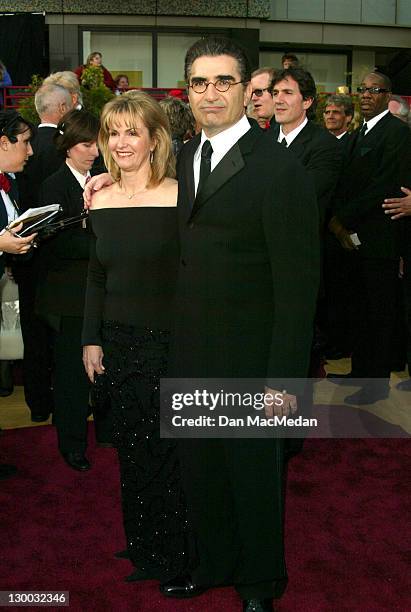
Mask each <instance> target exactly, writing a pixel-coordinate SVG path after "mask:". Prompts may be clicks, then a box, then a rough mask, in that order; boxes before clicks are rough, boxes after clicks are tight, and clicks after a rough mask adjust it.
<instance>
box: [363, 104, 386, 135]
mask: <svg viewBox="0 0 411 612" xmlns="http://www.w3.org/2000/svg"><path fill="white" fill-rule="evenodd" d="M389 112H390V111H389V110H388V108H387V110H385V111H383V112H382V113H380V114H379V115H376V116H375V117H373V118H372V119H369V120H368V121H364V123H366V124H367V130H366V132H365V135H367V134H368V132H369V131H370V130H372V128H373V127H375V126H376V125H377V123H378V122H379V121H380V120H381V119H382V118H383V117H385V115H387V114H388V113H389ZM364 123H363V125H364Z"/></svg>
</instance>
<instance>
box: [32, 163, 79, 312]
mask: <svg viewBox="0 0 411 612" xmlns="http://www.w3.org/2000/svg"><path fill="white" fill-rule="evenodd" d="M40 197H41V200H42V202H43V203H44V204H55V203H58V204H61V206H62V207H63V213H62V217H64V218H66V217H72V216H75V215H79V214H80V213H81V212H82V210H83V190H82V188H81V186H80V184H79V182H78V181H77V179H76V178H75V177H74V175H73V173H72V172H71V170H70V169H69V168H68V166H67V164H65V163H64V164H63V165H62V166H61V168H60V169H59V170H58V171H57V172H55V173H54V174H53V175H52V176H50V177H49V178H48V179H46V180H45V181H44V183H43V185H42V187H41V189H40ZM89 249H90V234H89V231H88V230H87V229H83V228H82V224H81V222H79V223H78V224H77V225H75V226H74V227H71V228H67V229H64V230H62V231H60V232H59V233H58V234H57V235H56V236H54V237H52V238H49V239H48V240H46V241H45V242H43V243H42V244H41V245H40V249H39V250H40V252H39V259H40V261H39V286H38V292H37V299H36V310H37V312H38V313H39V314H41V315H42V317H43V318H46V319H48V320H49V321H51V319H50V317H49V315H53V316H54V317H56V316H63V315H65V316H79V317H81V316H83V311H84V296H85V289H86V279H87V267H88V259H89Z"/></svg>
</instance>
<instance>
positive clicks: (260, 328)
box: [171, 122, 319, 377]
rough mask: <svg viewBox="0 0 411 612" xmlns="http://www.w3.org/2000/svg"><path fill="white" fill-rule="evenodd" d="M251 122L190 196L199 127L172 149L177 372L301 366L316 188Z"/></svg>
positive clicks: (281, 370) (309, 314)
mask: <svg viewBox="0 0 411 612" xmlns="http://www.w3.org/2000/svg"><path fill="white" fill-rule="evenodd" d="M250 123H251V129H250V130H249V131H248V132H247V133H246V134H245V135H244V136H243V137H242V138H241V139H240V140H239V141H238V142H237V143H236V144H235V145H234V146H233V147H232V148H231V149H230V151H229V152H228V153H227V154H226V155H225V157H224V158H223V159H222V160H221V161H220V163H219V164H218V165H217V166H216V167H215V169H214V170H213V172H212V173H211V174H210V176H209V177H208V179H207V181H206V183H205V184H204V187H203V189H202V190H201V192H200V193H199V194H197V197H196V198H195V197H194V175H193V158H194V154H195V152H196V150H197V148H198V146H199V143H200V136H199V135H198V136H196V137H195V138H193V139H192V140H191V141H189V142H188V143H187V144H186V145H185V146H184V147H183V149H182V151H181V153H180V155H179V159H178V181H179V196H178V206H177V210H178V219H179V232H180V240H181V265H180V271H179V280H178V291H177V315H176V335H175V343H174V347H173V351H172V359H171V363H172V366H171V372H172V373H173V374H174V375H176V376H194V377H196V376H200V377H207V376H216V377H221V376H227V377H260V376H263V377H278V376H281V377H304V376H306V374H307V368H308V359H309V353H310V343H311V335H312V322H313V316H314V309H315V302H316V297H317V289H318V279H319V237H318V213H317V206H316V199H315V193H314V189H313V186H312V183H311V181H310V179H309V177H308V176H307V173H306V171H305V170H304V168H303V166H302V165H301V164H300V163H299V162H298V160H296V159H295V158H294V157H293V155H291V154H290V152H289V151H287V150H286V149H284V148H283V147H281V146H280V145H279V144H278V143H276V142H275V141H274V139H273V138H272V136H270V135H269V134H268V133H266V132H263V131H262V130H260V128H259V127H258V126H257V124H256V123H255V122H250Z"/></svg>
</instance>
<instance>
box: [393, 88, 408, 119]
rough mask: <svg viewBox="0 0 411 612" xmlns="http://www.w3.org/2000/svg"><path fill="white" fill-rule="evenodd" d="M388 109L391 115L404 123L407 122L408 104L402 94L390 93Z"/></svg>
mask: <svg viewBox="0 0 411 612" xmlns="http://www.w3.org/2000/svg"><path fill="white" fill-rule="evenodd" d="M388 109H389V111H390V113H391V115H394V117H397V118H398V119H401V121H404V123H408V118H409V114H410V105H409V104H408V102H407V100H404V98H403V97H402V96H397V95H395V94H391V97H390V101H389V102H388Z"/></svg>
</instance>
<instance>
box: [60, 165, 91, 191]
mask: <svg viewBox="0 0 411 612" xmlns="http://www.w3.org/2000/svg"><path fill="white" fill-rule="evenodd" d="M66 164H67V167H68V168H69V169H70V170H71V172H72V173H73V176H74V178H75V179H77V180H78V182H79V183H80V187H81V188H82V189H84V187H85V186H86V181H87V179H88V177H89V176H90V172H87V174H86V175H84V174H81V172H78V170H75V169H74V168H72V166H70V164H69V163H68V162H67V160H66Z"/></svg>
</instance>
